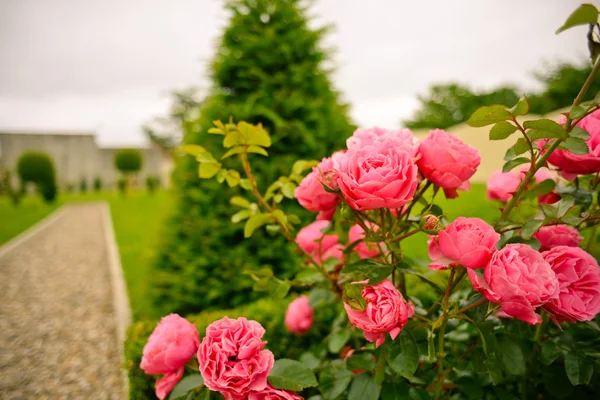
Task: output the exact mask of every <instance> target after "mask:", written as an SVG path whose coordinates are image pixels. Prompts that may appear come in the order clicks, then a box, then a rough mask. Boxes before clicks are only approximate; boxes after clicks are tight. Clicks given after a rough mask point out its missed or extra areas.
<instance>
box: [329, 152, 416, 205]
mask: <svg viewBox="0 0 600 400" xmlns="http://www.w3.org/2000/svg"><path fill="white" fill-rule="evenodd" d="M334 164H336V166H335V168H336V169H337V170H336V172H337V181H338V184H339V186H340V190H341V191H342V195H343V196H344V199H345V200H346V202H347V203H348V204H349V205H350V207H352V208H354V209H355V210H358V211H367V210H374V209H377V208H389V209H397V208H402V206H404V205H405V204H408V203H410V202H411V201H412V199H413V195H414V193H415V190H416V189H417V182H418V181H417V172H418V170H417V166H416V164H415V162H414V156H413V154H411V153H410V151H407V150H405V149H403V148H402V147H398V146H389V145H383V144H378V143H375V144H373V145H368V146H364V147H360V148H357V149H350V150H348V151H347V152H346V153H344V154H343V156H342V157H340V158H339V160H338V161H337V162H335V163H334Z"/></svg>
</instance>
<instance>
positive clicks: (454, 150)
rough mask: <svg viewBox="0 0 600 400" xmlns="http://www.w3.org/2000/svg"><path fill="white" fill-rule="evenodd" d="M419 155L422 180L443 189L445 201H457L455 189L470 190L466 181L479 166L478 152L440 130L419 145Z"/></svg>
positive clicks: (430, 134) (431, 132) (418, 161)
mask: <svg viewBox="0 0 600 400" xmlns="http://www.w3.org/2000/svg"><path fill="white" fill-rule="evenodd" d="M419 155H420V156H421V157H420V158H419V159H418V160H417V165H418V166H419V170H420V171H421V173H422V174H423V176H424V177H425V178H427V179H428V180H430V181H431V182H433V183H435V184H436V185H438V186H439V187H441V188H443V189H444V193H445V194H446V197H448V198H455V197H458V193H457V192H456V191H457V189H460V190H465V191H468V190H469V189H470V184H469V179H470V178H471V177H472V176H473V174H475V171H477V167H479V163H480V162H481V157H480V156H479V152H478V151H477V149H475V148H474V147H472V146H469V145H468V144H466V143H464V142H463V141H462V140H460V139H459V138H457V137H456V136H454V135H452V134H450V133H448V132H446V131H443V130H441V129H434V130H432V131H430V132H429V136H427V137H426V138H425V139H424V140H423V141H422V142H421V144H420V145H419Z"/></svg>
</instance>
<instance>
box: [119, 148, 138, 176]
mask: <svg viewBox="0 0 600 400" xmlns="http://www.w3.org/2000/svg"><path fill="white" fill-rule="evenodd" d="M115 168H116V169H117V170H119V172H121V173H122V174H123V175H129V174H134V173H136V172H138V171H139V170H140V169H142V153H140V151H139V150H136V149H121V150H118V151H117V152H116V153H115Z"/></svg>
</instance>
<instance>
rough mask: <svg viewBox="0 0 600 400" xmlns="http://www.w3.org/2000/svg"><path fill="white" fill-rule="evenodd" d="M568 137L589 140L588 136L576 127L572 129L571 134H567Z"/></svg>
mask: <svg viewBox="0 0 600 400" xmlns="http://www.w3.org/2000/svg"><path fill="white" fill-rule="evenodd" d="M569 136H571V137H574V138H579V139H583V140H588V139H589V138H590V134H589V133H587V132H586V131H584V130H583V129H582V128H580V127H578V126H574V127H573V129H572V130H571V132H569Z"/></svg>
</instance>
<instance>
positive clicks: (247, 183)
mask: <svg viewBox="0 0 600 400" xmlns="http://www.w3.org/2000/svg"><path fill="white" fill-rule="evenodd" d="M240 186H241V187H242V188H244V189H246V190H250V189H252V183H250V179H248V178H244V179H240Z"/></svg>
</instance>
